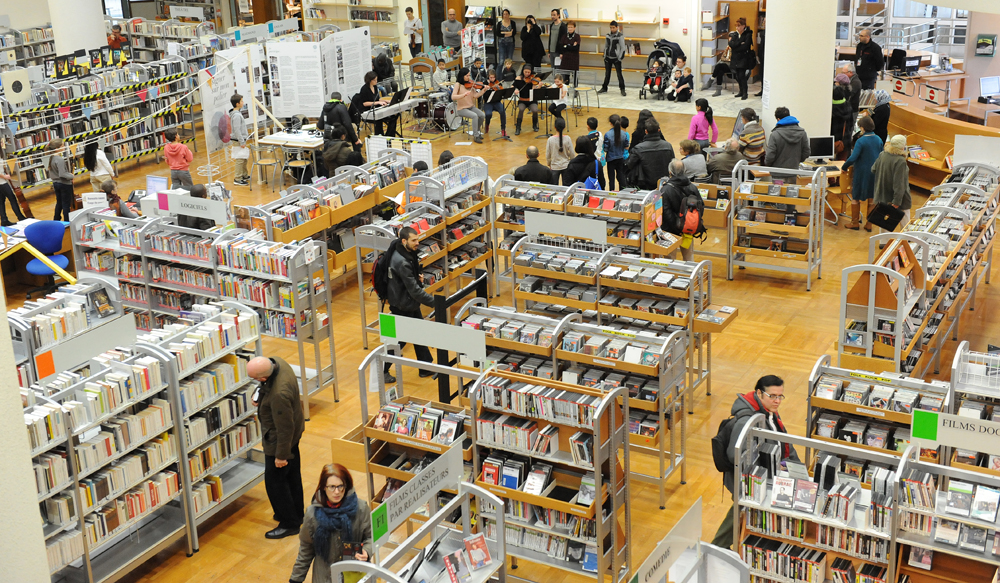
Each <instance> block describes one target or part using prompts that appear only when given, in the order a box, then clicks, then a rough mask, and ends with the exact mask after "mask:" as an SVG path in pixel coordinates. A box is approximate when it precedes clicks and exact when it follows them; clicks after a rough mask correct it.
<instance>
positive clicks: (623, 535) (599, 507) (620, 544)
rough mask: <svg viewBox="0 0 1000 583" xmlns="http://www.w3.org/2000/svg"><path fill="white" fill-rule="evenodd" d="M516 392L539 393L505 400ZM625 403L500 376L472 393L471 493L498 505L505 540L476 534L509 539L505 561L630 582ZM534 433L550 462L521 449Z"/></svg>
mask: <svg viewBox="0 0 1000 583" xmlns="http://www.w3.org/2000/svg"><path fill="white" fill-rule="evenodd" d="M519 383H524V385H531V386H534V387H537V389H536V390H534V391H532V392H530V393H528V392H520V391H512V389H513V388H515V387H517V386H520V385H519ZM627 397H628V392H627V390H626V389H625V387H619V388H617V389H613V390H609V391H607V392H602V391H599V390H596V389H590V388H587V387H581V386H577V385H573V384H568V383H561V382H558V381H554V380H546V379H539V378H536V377H530V376H526V375H521V374H517V373H512V372H506V371H498V370H488V371H486V372H484V373H483V374H482V376H481V377H480V378H479V380H477V381H476V383H475V384H474V385H473V386H472V387H471V388H470V390H469V399H470V404H471V410H472V415H473V424H472V441H473V473H474V475H475V476H476V478H475V480H476V485H477V486H480V487H481V488H483V489H485V490H487V491H488V492H490V493H492V494H495V495H496V496H498V497H499V498H501V499H502V500H503V507H504V512H505V513H506V514H507V515H506V516H505V517H504V520H505V522H506V527H505V532H503V533H501V532H500V531H499V528H500V526H501V524H503V523H501V522H500V521H499V520H497V519H496V518H495V517H486V516H483V530H484V531H485V533H486V536H487V538H492V539H494V540H497V539H498V537H500V536H504V537H505V538H506V540H507V556H509V557H511V558H512V559H524V560H528V561H531V562H535V563H538V564H541V565H545V566H548V567H555V568H557V569H560V570H564V571H568V572H570V573H576V574H579V575H583V576H587V577H593V578H596V579H597V580H604V579H605V578H606V577H609V578H610V580H611V581H616V582H617V581H623V580H624V579H625V578H626V577H627V576H628V574H629V573H630V571H631V567H632V545H631V535H630V525H631V502H630V487H629V484H630V482H629V478H630V476H629V473H628V472H626V471H624V470H623V468H625V467H629V440H628V437H627V435H628V429H627V424H626V420H627V419H628V414H629V408H628V407H629V400H628V398H627ZM496 424H502V427H503V430H502V431H501V430H500V429H499V428H498V427H497V425H496ZM508 425H509V426H510V427H509V428H508ZM536 431H537V432H539V433H538V435H539V438H541V437H542V435H543V432H544V436H545V439H540V441H541V442H542V443H543V444H545V445H543V446H541V447H548V448H549V450H550V451H549V452H545V453H543V452H540V451H529V450H528V448H527V447H525V446H524V444H525V443H530V435H531V434H533V433H534V432H536ZM556 442H558V449H557V450H556V451H552V450H553V449H555V446H556ZM511 453H513V454H514V457H512V456H510V455H509V454H511ZM501 454H504V455H501ZM529 464H530V468H529ZM529 472H530V473H529ZM529 482H530V488H529ZM526 489H529V490H530V491H525V490H526ZM534 492H537V493H534ZM496 510H497V513H499V510H500V509H499V506H498V507H497V508H496ZM591 521H592V522H591ZM547 541H551V542H553V543H555V547H550V545H549V544H548V542H547ZM536 548H537V549H539V550H536ZM547 548H556V550H555V552H546V550H545V549H547Z"/></svg>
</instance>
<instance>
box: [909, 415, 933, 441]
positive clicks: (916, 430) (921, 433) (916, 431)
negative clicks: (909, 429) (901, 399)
mask: <svg viewBox="0 0 1000 583" xmlns="http://www.w3.org/2000/svg"><path fill="white" fill-rule="evenodd" d="M912 435H913V437H915V438H917V439H926V440H928V441H937V439H938V414H937V413H934V412H932V411H924V410H921V409H916V410H914V411H913V434H912Z"/></svg>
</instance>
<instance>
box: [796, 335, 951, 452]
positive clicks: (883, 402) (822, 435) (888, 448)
mask: <svg viewBox="0 0 1000 583" xmlns="http://www.w3.org/2000/svg"><path fill="white" fill-rule="evenodd" d="M830 362H831V357H830V355H828V354H827V355H823V356H821V357H820V358H819V360H817V361H816V364H815V365H814V366H813V369H812V372H811V373H810V374H809V381H808V390H809V392H808V395H807V397H806V398H807V401H806V402H807V407H806V435H807V436H809V437H810V438H811V439H814V440H817V441H823V442H827V443H849V444H851V445H852V447H856V448H859V449H867V450H871V451H879V452H887V453H890V454H892V455H896V456H901V455H903V451H904V450H905V449H906V447H907V445H909V443H910V432H911V428H912V425H913V413H912V412H913V411H915V410H918V409H920V410H925V411H945V412H947V411H950V410H952V395H951V394H950V393H949V389H950V386H949V384H948V383H946V382H943V381H923V380H921V379H919V378H913V377H908V376H906V375H905V374H901V373H891V372H883V373H881V374H878V375H873V374H871V373H868V372H865V371H862V370H853V369H846V368H839V367H835V366H831V364H830ZM945 454H946V452H943V451H940V448H939V449H923V450H922V451H921V455H922V456H923V459H925V460H927V461H931V462H934V461H939V460H943V459H946V455H945ZM806 457H807V462H808V461H811V460H810V459H808V458H809V455H807V456H806Z"/></svg>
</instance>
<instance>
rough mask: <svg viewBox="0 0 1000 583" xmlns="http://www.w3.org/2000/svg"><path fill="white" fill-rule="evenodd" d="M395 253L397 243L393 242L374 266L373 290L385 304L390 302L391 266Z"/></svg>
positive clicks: (377, 258) (376, 259)
mask: <svg viewBox="0 0 1000 583" xmlns="http://www.w3.org/2000/svg"><path fill="white" fill-rule="evenodd" d="M395 251H396V243H395V242H393V243H392V245H390V246H389V248H388V249H387V250H386V251H385V252H384V253H380V254H379V256H378V257H376V258H375V264H374V265H372V277H371V284H372V289H373V290H375V295H376V296H378V299H379V300H381V301H382V302H383V303H385V302H386V301H388V300H389V264H390V263H392V254H393V253H395Z"/></svg>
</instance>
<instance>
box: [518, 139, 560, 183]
mask: <svg viewBox="0 0 1000 583" xmlns="http://www.w3.org/2000/svg"><path fill="white" fill-rule="evenodd" d="M525 156H527V158H528V163H527V164H525V165H524V166H521V167H520V168H518V169H517V170H515V171H514V180H520V181H522V182H540V183H542V184H550V183H551V182H552V170H550V169H549V167H548V166H546V165H545V164H542V163H541V162H539V161H538V148H536V147H534V146H528V150H527V151H526V152H525Z"/></svg>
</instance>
